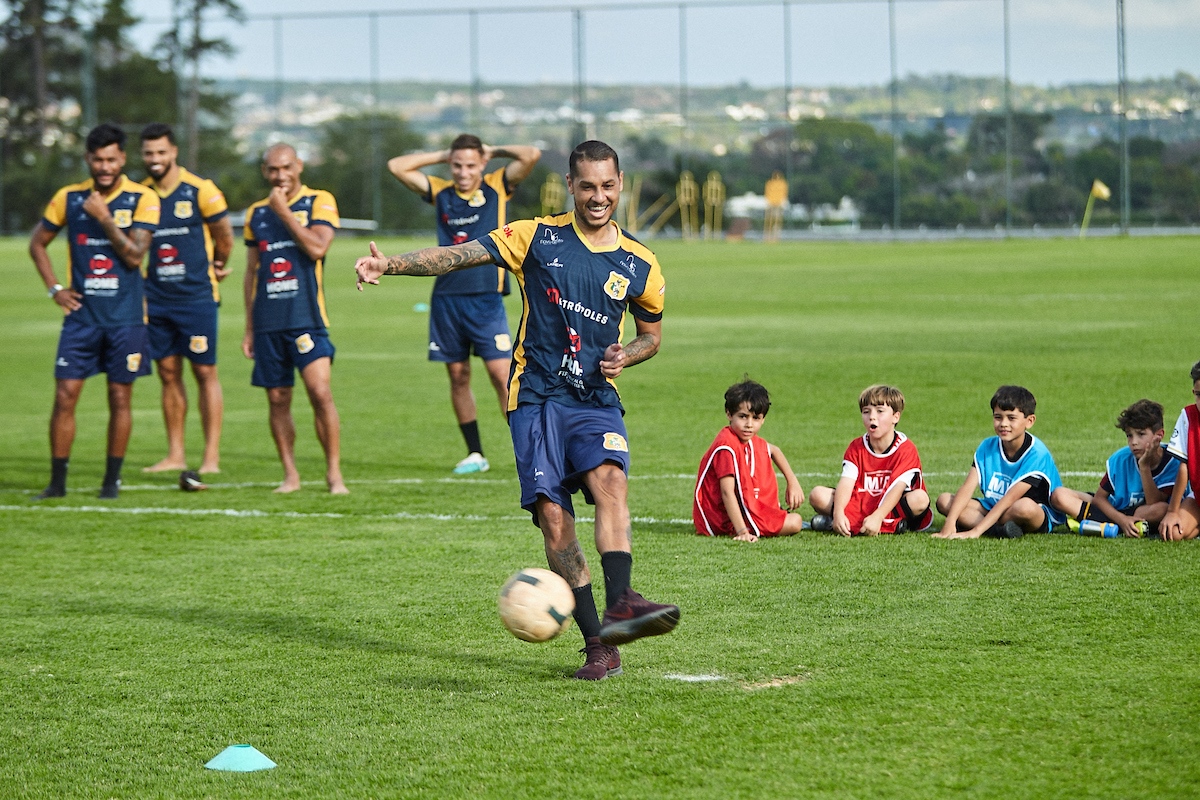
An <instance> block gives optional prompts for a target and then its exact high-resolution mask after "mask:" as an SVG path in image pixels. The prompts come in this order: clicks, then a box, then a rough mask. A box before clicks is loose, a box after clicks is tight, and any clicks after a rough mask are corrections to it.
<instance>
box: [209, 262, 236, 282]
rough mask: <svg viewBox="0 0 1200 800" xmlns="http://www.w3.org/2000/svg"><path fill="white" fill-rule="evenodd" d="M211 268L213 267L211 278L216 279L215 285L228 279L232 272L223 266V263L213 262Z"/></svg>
mask: <svg viewBox="0 0 1200 800" xmlns="http://www.w3.org/2000/svg"><path fill="white" fill-rule="evenodd" d="M212 267H213V276H214V277H215V278H216V279H217V283H220V282H221V281H223V280H225V279H226V278H228V277H229V273H231V272H233V270H231V269H229V268H227V267H226V266H225V262H224V261H214V262H212Z"/></svg>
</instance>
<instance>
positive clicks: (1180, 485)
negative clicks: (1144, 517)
mask: <svg viewBox="0 0 1200 800" xmlns="http://www.w3.org/2000/svg"><path fill="white" fill-rule="evenodd" d="M1191 378H1192V396H1193V397H1194V398H1195V402H1194V403H1189V404H1188V405H1186V406H1184V407H1183V410H1182V411H1180V412H1179V420H1178V421H1177V422H1176V423H1175V430H1174V431H1173V432H1172V433H1171V441H1170V442H1168V443H1167V445H1166V449H1167V453H1169V454H1170V455H1173V456H1175V457H1176V458H1177V459H1179V460H1180V462H1181V463H1180V465H1179V469H1178V475H1177V476H1176V479H1175V487H1174V489H1173V490H1172V491H1171V499H1170V500H1168V501H1167V513H1166V516H1164V517H1163V518H1162V522H1160V523H1158V535H1159V536H1161V537H1162V538H1163V540H1164V541H1179V540H1180V539H1195V538H1196V535H1197V534H1200V505H1197V503H1196V497H1195V494H1194V492H1195V490H1196V486H1197V485H1200V410H1198V407H1200V361H1197V362H1196V363H1195V364H1194V365H1193V366H1192V373H1191Z"/></svg>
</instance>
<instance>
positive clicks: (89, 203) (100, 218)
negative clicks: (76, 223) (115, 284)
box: [83, 191, 154, 269]
mask: <svg viewBox="0 0 1200 800" xmlns="http://www.w3.org/2000/svg"><path fill="white" fill-rule="evenodd" d="M83 210H84V211H85V212H87V213H88V214H90V215H91V216H92V218H93V219H95V220H96V222H98V223H100V227H101V228H103V229H104V235H105V236H107V237H108V241H110V242H111V243H112V246H113V250H116V251H117V258H119V259H121V261H122V262H123V263H124V264H125V266H126V267H128V268H129V269H140V268H141V266H142V258H144V257H145V255H146V251H147V250H149V249H150V240H151V238H153V236H154V233H153V231H148V230H146V229H145V228H134V229H133V230H131V231H130V232H129V233H128V234H127V233H125V231H123V230H121V229H120V228H118V227H117V222H116V220H114V219H113V215H112V212H111V211H109V209H108V204H107V203H105V202H104V198H103V197H102V196H101V195H100V193H99V192H96V191H93V192H92V193H91V194H90V195H88V197H87V199H86V200H84V201H83Z"/></svg>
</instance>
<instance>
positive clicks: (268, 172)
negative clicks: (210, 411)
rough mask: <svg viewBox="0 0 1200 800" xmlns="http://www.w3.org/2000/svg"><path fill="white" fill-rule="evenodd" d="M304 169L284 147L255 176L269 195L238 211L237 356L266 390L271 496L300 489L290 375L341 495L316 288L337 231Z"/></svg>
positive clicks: (330, 206) (333, 205) (332, 206)
mask: <svg viewBox="0 0 1200 800" xmlns="http://www.w3.org/2000/svg"><path fill="white" fill-rule="evenodd" d="M303 171H304V162H303V161H301V160H300V157H299V156H298V155H297V154H296V150H295V148H293V147H292V146H291V145H289V144H277V145H273V146H271V147H270V148H268V149H267V152H266V153H264V154H263V161H262V174H263V177H264V178H266V179H267V182H268V183H269V184H271V194H270V195H268V196H267V198H266V199H265V200H259V201H258V202H257V203H254V204H253V205H251V206H250V208H248V209H246V227H245V239H246V280H245V285H244V287H243V291H244V294H245V299H246V334H245V336H244V337H243V338H242V353H243V354H244V355H245V356H246V358H252V359H254V373H253V374H252V375H251V377H250V382H251V383H252V384H253V385H255V386H261V387H263V388H264V389H266V390H267V402H268V404H269V405H270V407H271V410H270V415H271V416H270V419H271V436H272V438H274V439H275V448H276V450H278V451H279V460H280V462H281V463H282V464H283V483H281V484H279V487H278V488H277V489H276V490H275V491H276V492H279V493H288V492H294V491H296V490H298V489H299V488H300V473H299V472H298V471H297V470H296V422H295V420H294V419H292V386H293V384H294V383H295V380H296V378H295V375H294V370H299V371H300V377H301V379H302V380H303V381H304V388H305V389H306V390H307V391H308V400H309V402H310V403H311V404H312V408H313V425H314V426H315V427H316V429H317V439H318V440H320V442H321V448H322V449H323V450H324V451H325V483H326V485H327V486H328V487H329V491H330V493H332V494H347V493H348V491H349V490H347V489H346V483H345V481H343V480H342V468H341V421H340V420H339V419H338V412H337V406H335V405H334V403H333V390H332V389H331V388H330V377H331V375H332V368H333V355H334V347H333V342H331V341H329V333H328V332H327V330H326V329H327V328H328V326H329V319H328V317H327V316H326V314H325V287H324V282H323V274H324V266H325V265H324V259H325V254H326V253H328V252H329V246H330V245H331V244H332V243H333V235H334V232H335V231H336V230H337V227H338V225H340V224H341V219H340V217H339V216H338V209H337V202H336V201H335V200H334V199H333V195H331V194H330V193H329V192H325V191H322V190H320V189H310V188H308V187H307V186H305V185H304V184H302V183H301V182H300V174H301V173H302V172H303Z"/></svg>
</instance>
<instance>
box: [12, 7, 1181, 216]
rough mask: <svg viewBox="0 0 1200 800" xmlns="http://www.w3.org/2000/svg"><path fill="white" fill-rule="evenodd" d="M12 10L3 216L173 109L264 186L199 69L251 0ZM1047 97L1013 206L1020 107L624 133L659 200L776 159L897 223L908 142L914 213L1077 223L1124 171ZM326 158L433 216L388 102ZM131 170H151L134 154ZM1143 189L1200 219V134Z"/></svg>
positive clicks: (190, 135)
mask: <svg viewBox="0 0 1200 800" xmlns="http://www.w3.org/2000/svg"><path fill="white" fill-rule="evenodd" d="M2 2H3V6H0V7H7V10H8V15H7V17H5V18H4V19H3V21H2V22H0V170H2V171H0V231H3V232H9V233H12V232H18V231H22V230H27V229H28V228H29V227H30V226H32V225H33V224H34V223H35V222H36V221H37V219H38V218H39V216H40V214H41V212H42V209H43V208H44V206H45V203H46V202H47V201H48V199H49V198H50V196H51V195H52V194H53V192H54V190H55V189H56V188H58V187H59V186H61V185H63V184H65V183H69V182H73V181H76V180H79V179H81V177H83V176H84V175H85V174H86V173H85V171H84V169H83V165H82V152H81V151H82V139H83V137H84V136H85V135H86V132H87V130H88V129H89V128H90V127H91V126H92V125H94V124H96V123H97V122H99V121H113V122H116V123H118V124H121V125H123V126H124V127H126V129H127V130H128V131H129V132H130V134H131V135H132V141H134V142H135V143H136V134H137V131H138V130H139V129H140V127H141V125H144V124H146V123H148V122H168V123H171V124H172V125H173V126H174V127H175V130H176V133H177V137H178V138H179V140H180V142H179V143H180V148H181V161H182V162H183V164H184V166H187V167H189V168H191V169H194V170H195V171H197V172H199V173H200V174H203V175H204V176H205V177H210V178H212V179H213V180H214V181H216V182H217V185H218V186H220V187H221V188H222V190H223V191H224V192H225V193H226V196H227V198H228V200H229V203H230V206H231V207H232V208H244V207H245V206H246V205H248V204H249V203H251V202H253V201H254V200H256V199H258V198H259V197H261V196H262V195H263V193H264V189H263V183H262V180H261V177H260V176H259V174H258V169H257V158H256V156H257V154H256V153H250V152H248V150H247V148H246V146H245V145H244V144H242V143H240V142H238V141H237V140H236V139H235V137H234V136H233V106H232V98H231V97H230V96H228V95H225V94H222V93H220V92H219V91H217V90H216V88H215V86H214V84H213V83H211V82H208V81H205V80H203V79H202V78H201V77H200V64H201V61H202V60H203V59H205V58H208V57H211V56H219V55H221V54H223V53H228V52H230V45H229V43H228V42H226V41H224V40H221V39H218V38H211V37H209V36H207V35H206V34H205V31H204V19H205V15H206V14H210V13H211V12H214V11H215V12H219V13H222V14H225V15H226V16H228V17H230V18H231V19H235V20H237V19H241V17H242V11H241V8H240V7H239V6H238V4H237V2H236V0H177V2H176V3H175V8H176V9H177V13H176V17H175V24H174V25H173V26H172V27H171V28H170V29H169V30H168V31H167V33H166V34H164V35H163V36H162V37H161V38H160V39H159V41H158V42H157V43H156V44H155V46H154V47H153V48H152V49H151V51H150V52H148V53H143V52H140V51H139V50H138V49H137V48H136V47H135V46H134V45H133V44H132V42H131V39H130V32H131V30H132V28H133V26H134V25H136V24H137V23H138V21H139V20H138V19H137V18H136V17H134V16H133V15H132V14H131V13H130V12H129V9H128V7H127V0H104V2H103V4H102V5H101V6H100V7H99V9H98V12H97V14H96V15H95V16H94V19H91V20H84V19H82V18H81V13H82V11H81V8H82V7H81V6H80V5H79V4H78V3H77V2H75V0H2ZM1051 120H1052V117H1051V116H1050V115H1049V114H1046V113H1016V114H1015V115H1014V117H1013V125H1012V130H1013V141H1012V145H1011V150H1012V154H1013V181H1012V201H1013V202H1012V208H1011V209H1008V208H1006V198H1005V191H1004V182H1005V153H1006V150H1007V148H1008V143H1007V142H1006V141H1005V136H1006V131H1007V126H1006V121H1005V118H1004V117H1003V116H1002V115H998V114H979V115H977V116H975V117H974V118H972V120H971V123H970V127H969V130H968V131H967V132H966V134H965V136H956V135H953V133H952V132H951V131H948V130H947V129H946V127H945V126H944V125H942V124H940V123H938V124H936V125H934V126H933V127H932V128H930V129H929V130H926V131H924V132H920V133H913V132H910V133H905V134H904V135H903V137H902V140H901V142H900V147H899V148H893V145H892V138H891V136H890V135H889V134H888V133H887V132H885V131H881V130H879V129H878V128H876V127H875V126H873V125H871V124H868V123H866V122H863V121H860V120H854V119H834V118H828V119H806V120H802V121H800V122H798V123H796V124H795V125H792V126H788V127H781V128H778V129H776V130H773V131H769V132H767V133H765V134H764V135H762V136H760V137H758V138H757V139H756V140H755V141H754V142H753V143H752V144H751V146H750V148H749V149H748V150H747V151H744V152H743V151H731V152H729V153H727V154H725V155H722V156H716V155H712V154H706V153H693V152H687V153H684V152H680V151H679V150H678V149H677V148H674V147H671V146H668V145H667V144H665V143H664V142H663V140H662V139H660V138H658V137H656V136H654V135H629V136H627V137H626V138H625V140H624V141H623V142H614V143H613V144H615V145H617V146H618V147H620V148H621V150H622V157H623V164H622V165H623V166H624V167H625V169H626V172H627V173H631V172H634V171H637V172H639V173H640V174H642V175H643V176H644V177H645V180H644V181H643V184H642V185H643V192H644V194H645V197H644V198H643V203H642V204H643V205H648V204H649V203H651V202H653V201H654V199H655V198H657V197H658V196H660V195H662V194H668V193H671V192H673V191H674V186H675V184H676V181H677V180H678V175H679V172H680V170H681V169H682V168H687V169H689V170H691V171H692V172H693V174H696V175H699V176H703V175H705V174H707V172H708V171H710V170H716V171H718V172H720V173H721V175H722V177H723V179H724V181H725V183H726V186H727V187H728V193H729V195H730V196H733V195H735V194H742V193H744V192H748V191H749V192H756V193H761V192H762V191H763V185H764V184H765V182H766V180H767V179H768V178H769V177H770V176H771V174H772V173H774V172H776V171H779V172H783V173H785V174H787V175H788V176H789V178H790V183H789V199H790V200H791V201H792V202H794V203H803V204H806V205H809V206H814V205H819V204H823V203H830V204H833V205H836V204H837V203H838V202H839V201H840V200H841V198H842V197H850V198H851V199H853V200H854V201H855V202H856V203H857V205H858V206H859V208H860V209H861V211H862V222H863V224H864V225H867V226H872V225H884V224H890V223H891V221H892V219H893V214H894V206H893V203H894V195H893V153H894V151H895V150H897V149H898V151H899V160H898V162H896V166H897V167H898V169H897V170H896V171H897V172H898V174H899V181H900V219H901V224H902V225H904V226H905V227H909V226H916V225H918V224H924V225H927V226H930V227H955V226H958V225H963V226H967V227H979V226H986V227H990V226H992V225H996V224H1001V223H1003V222H1004V221H1005V218H1006V212H1007V213H1010V214H1011V217H1012V220H1013V222H1014V224H1017V225H1032V224H1044V225H1070V224H1075V223H1077V222H1078V220H1079V218H1080V216H1081V215H1082V212H1083V208H1084V205H1085V203H1086V200H1087V196H1088V192H1089V191H1090V188H1091V186H1092V182H1093V180H1096V179H1099V180H1101V181H1103V182H1104V183H1106V184H1107V185H1108V186H1110V187H1111V188H1112V189H1113V190H1114V192H1115V191H1116V189H1117V187H1118V186H1119V183H1120V174H1119V173H1120V158H1119V148H1118V146H1117V143H1116V142H1114V141H1110V140H1101V141H1100V142H1098V143H1096V144H1093V145H1092V146H1091V147H1088V148H1086V149H1082V150H1079V151H1076V152H1070V151H1068V150H1067V149H1066V148H1065V147H1064V146H1063V145H1061V144H1059V143H1054V142H1047V141H1046V139H1045V135H1044V134H1045V129H1046V127H1047V125H1048V124H1049V123H1050V122H1051ZM317 141H318V150H319V157H318V158H312V159H310V163H309V166H308V167H307V168H306V171H305V180H306V182H307V183H309V184H311V185H313V186H319V187H321V188H325V189H329V190H330V191H332V192H333V193H334V195H335V196H336V197H337V198H338V201H339V206H340V207H341V209H342V213H343V215H345V216H348V217H360V218H375V217H376V216H377V215H378V217H379V222H380V223H381V228H383V229H384V230H430V229H432V227H433V219H432V216H431V212H430V210H429V207H428V206H427V205H425V204H423V203H421V202H420V201H419V199H417V198H416V197H414V196H412V195H411V193H409V192H405V191H403V190H402V189H401V187H400V186H399V185H398V184H396V183H395V181H392V180H391V179H390V177H388V176H387V175H386V174H384V167H383V164H384V163H385V162H386V160H387V158H388V157H390V156H393V155H397V154H399V153H404V152H409V151H412V150H415V149H421V148H425V147H427V146H428V143H427V142H426V140H425V137H424V136H422V135H421V134H420V133H418V132H417V131H415V130H414V129H413V128H412V127H411V126H409V125H408V124H407V123H406V122H405V120H404V119H402V118H401V117H398V116H396V115H392V114H387V113H382V112H368V113H361V114H352V115H347V116H343V117H340V118H338V119H335V120H332V121H330V122H327V123H325V124H323V125H322V126H321V127H320V130H319V133H318V137H317ZM569 145H570V143H569V142H565V141H564V148H563V150H564V152H563V153H561V154H557V156H560V157H556V155H555V154H553V153H552V152H548V153H547V156H548V157H547V158H545V159H543V164H542V165H539V168H538V171H537V172H536V173H535V174H534V175H532V176H531V178H530V179H529V180H527V181H526V186H525V188H523V189H522V190H521V191H520V192H519V193H518V196H517V198H516V208H515V209H514V211H515V212H516V213H517V214H519V215H526V214H534V213H538V212H539V211H540V207H539V203H538V197H537V189H538V187H539V186H540V184H541V182H542V181H543V180H544V179H545V175H546V173H548V172H549V171H550V168H549V167H548V166H546V164H547V163H553V164H556V165H557V162H558V161H559V160H561V161H563V162H564V166H565V151H566V150H567V149H569ZM131 156H132V157H131V159H130V163H131V169H130V172H131V174H132V175H134V176H135V177H139V176H140V175H139V171H138V169H137V167H136V165H137V164H138V160H137V158H136V155H135V154H131ZM1130 156H1131V161H1130V199H1131V206H1132V214H1133V221H1134V222H1135V224H1147V223H1165V224H1171V223H1174V224H1178V223H1185V224H1190V223H1196V222H1200V142H1197V141H1194V142H1183V143H1164V142H1162V141H1159V140H1156V139H1150V138H1141V137H1134V138H1133V139H1132V140H1131V141H1130ZM1117 213H1118V210H1117V208H1116V203H1111V204H1098V207H1097V210H1096V213H1095V216H1094V221H1095V222H1096V223H1103V222H1107V221H1110V220H1113V219H1115V218H1116V216H1117Z"/></svg>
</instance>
